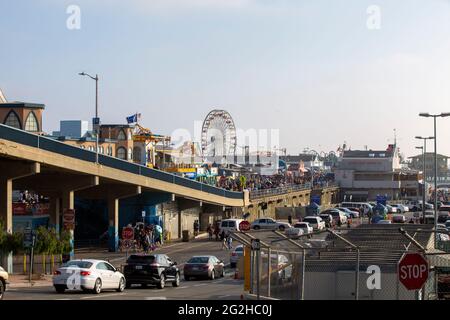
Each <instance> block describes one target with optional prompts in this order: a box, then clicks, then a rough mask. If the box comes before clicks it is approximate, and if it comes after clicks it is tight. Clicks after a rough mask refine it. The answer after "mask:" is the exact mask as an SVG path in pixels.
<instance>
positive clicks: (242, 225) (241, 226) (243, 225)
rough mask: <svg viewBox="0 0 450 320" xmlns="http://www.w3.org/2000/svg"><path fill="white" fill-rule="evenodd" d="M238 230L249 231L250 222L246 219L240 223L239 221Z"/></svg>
mask: <svg viewBox="0 0 450 320" xmlns="http://www.w3.org/2000/svg"><path fill="white" fill-rule="evenodd" d="M239 230H240V231H249V230H250V222H248V221H247V220H243V221H242V222H241V223H239Z"/></svg>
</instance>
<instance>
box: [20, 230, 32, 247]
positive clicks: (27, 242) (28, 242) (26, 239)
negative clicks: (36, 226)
mask: <svg viewBox="0 0 450 320" xmlns="http://www.w3.org/2000/svg"><path fill="white" fill-rule="evenodd" d="M33 242H34V241H33V230H31V228H26V229H25V230H24V231H23V246H24V248H31V247H32V246H33Z"/></svg>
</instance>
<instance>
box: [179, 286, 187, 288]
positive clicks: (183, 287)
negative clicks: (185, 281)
mask: <svg viewBox="0 0 450 320" xmlns="http://www.w3.org/2000/svg"><path fill="white" fill-rule="evenodd" d="M186 288H187V287H186V286H184V287H179V288H178V289H186Z"/></svg>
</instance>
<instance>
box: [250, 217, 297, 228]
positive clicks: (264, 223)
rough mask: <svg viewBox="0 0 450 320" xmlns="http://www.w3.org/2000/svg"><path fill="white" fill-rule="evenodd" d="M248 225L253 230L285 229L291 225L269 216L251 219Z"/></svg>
mask: <svg viewBox="0 0 450 320" xmlns="http://www.w3.org/2000/svg"><path fill="white" fill-rule="evenodd" d="M250 227H251V228H252V229H254V230H259V229H268V230H280V231H284V230H286V229H289V228H291V227H292V226H291V225H290V224H289V223H286V222H278V221H275V220H273V219H271V218H262V219H256V220H255V221H253V222H252V224H251V225H250Z"/></svg>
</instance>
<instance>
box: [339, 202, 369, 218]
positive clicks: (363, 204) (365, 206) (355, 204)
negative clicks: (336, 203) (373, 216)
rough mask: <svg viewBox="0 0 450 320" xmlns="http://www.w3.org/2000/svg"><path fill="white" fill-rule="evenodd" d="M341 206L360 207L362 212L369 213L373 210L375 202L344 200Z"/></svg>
mask: <svg viewBox="0 0 450 320" xmlns="http://www.w3.org/2000/svg"><path fill="white" fill-rule="evenodd" d="M340 207H343V208H358V209H359V210H360V212H361V214H364V215H367V214H368V213H369V212H372V207H373V204H371V203H367V202H342V203H341V205H340Z"/></svg>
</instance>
